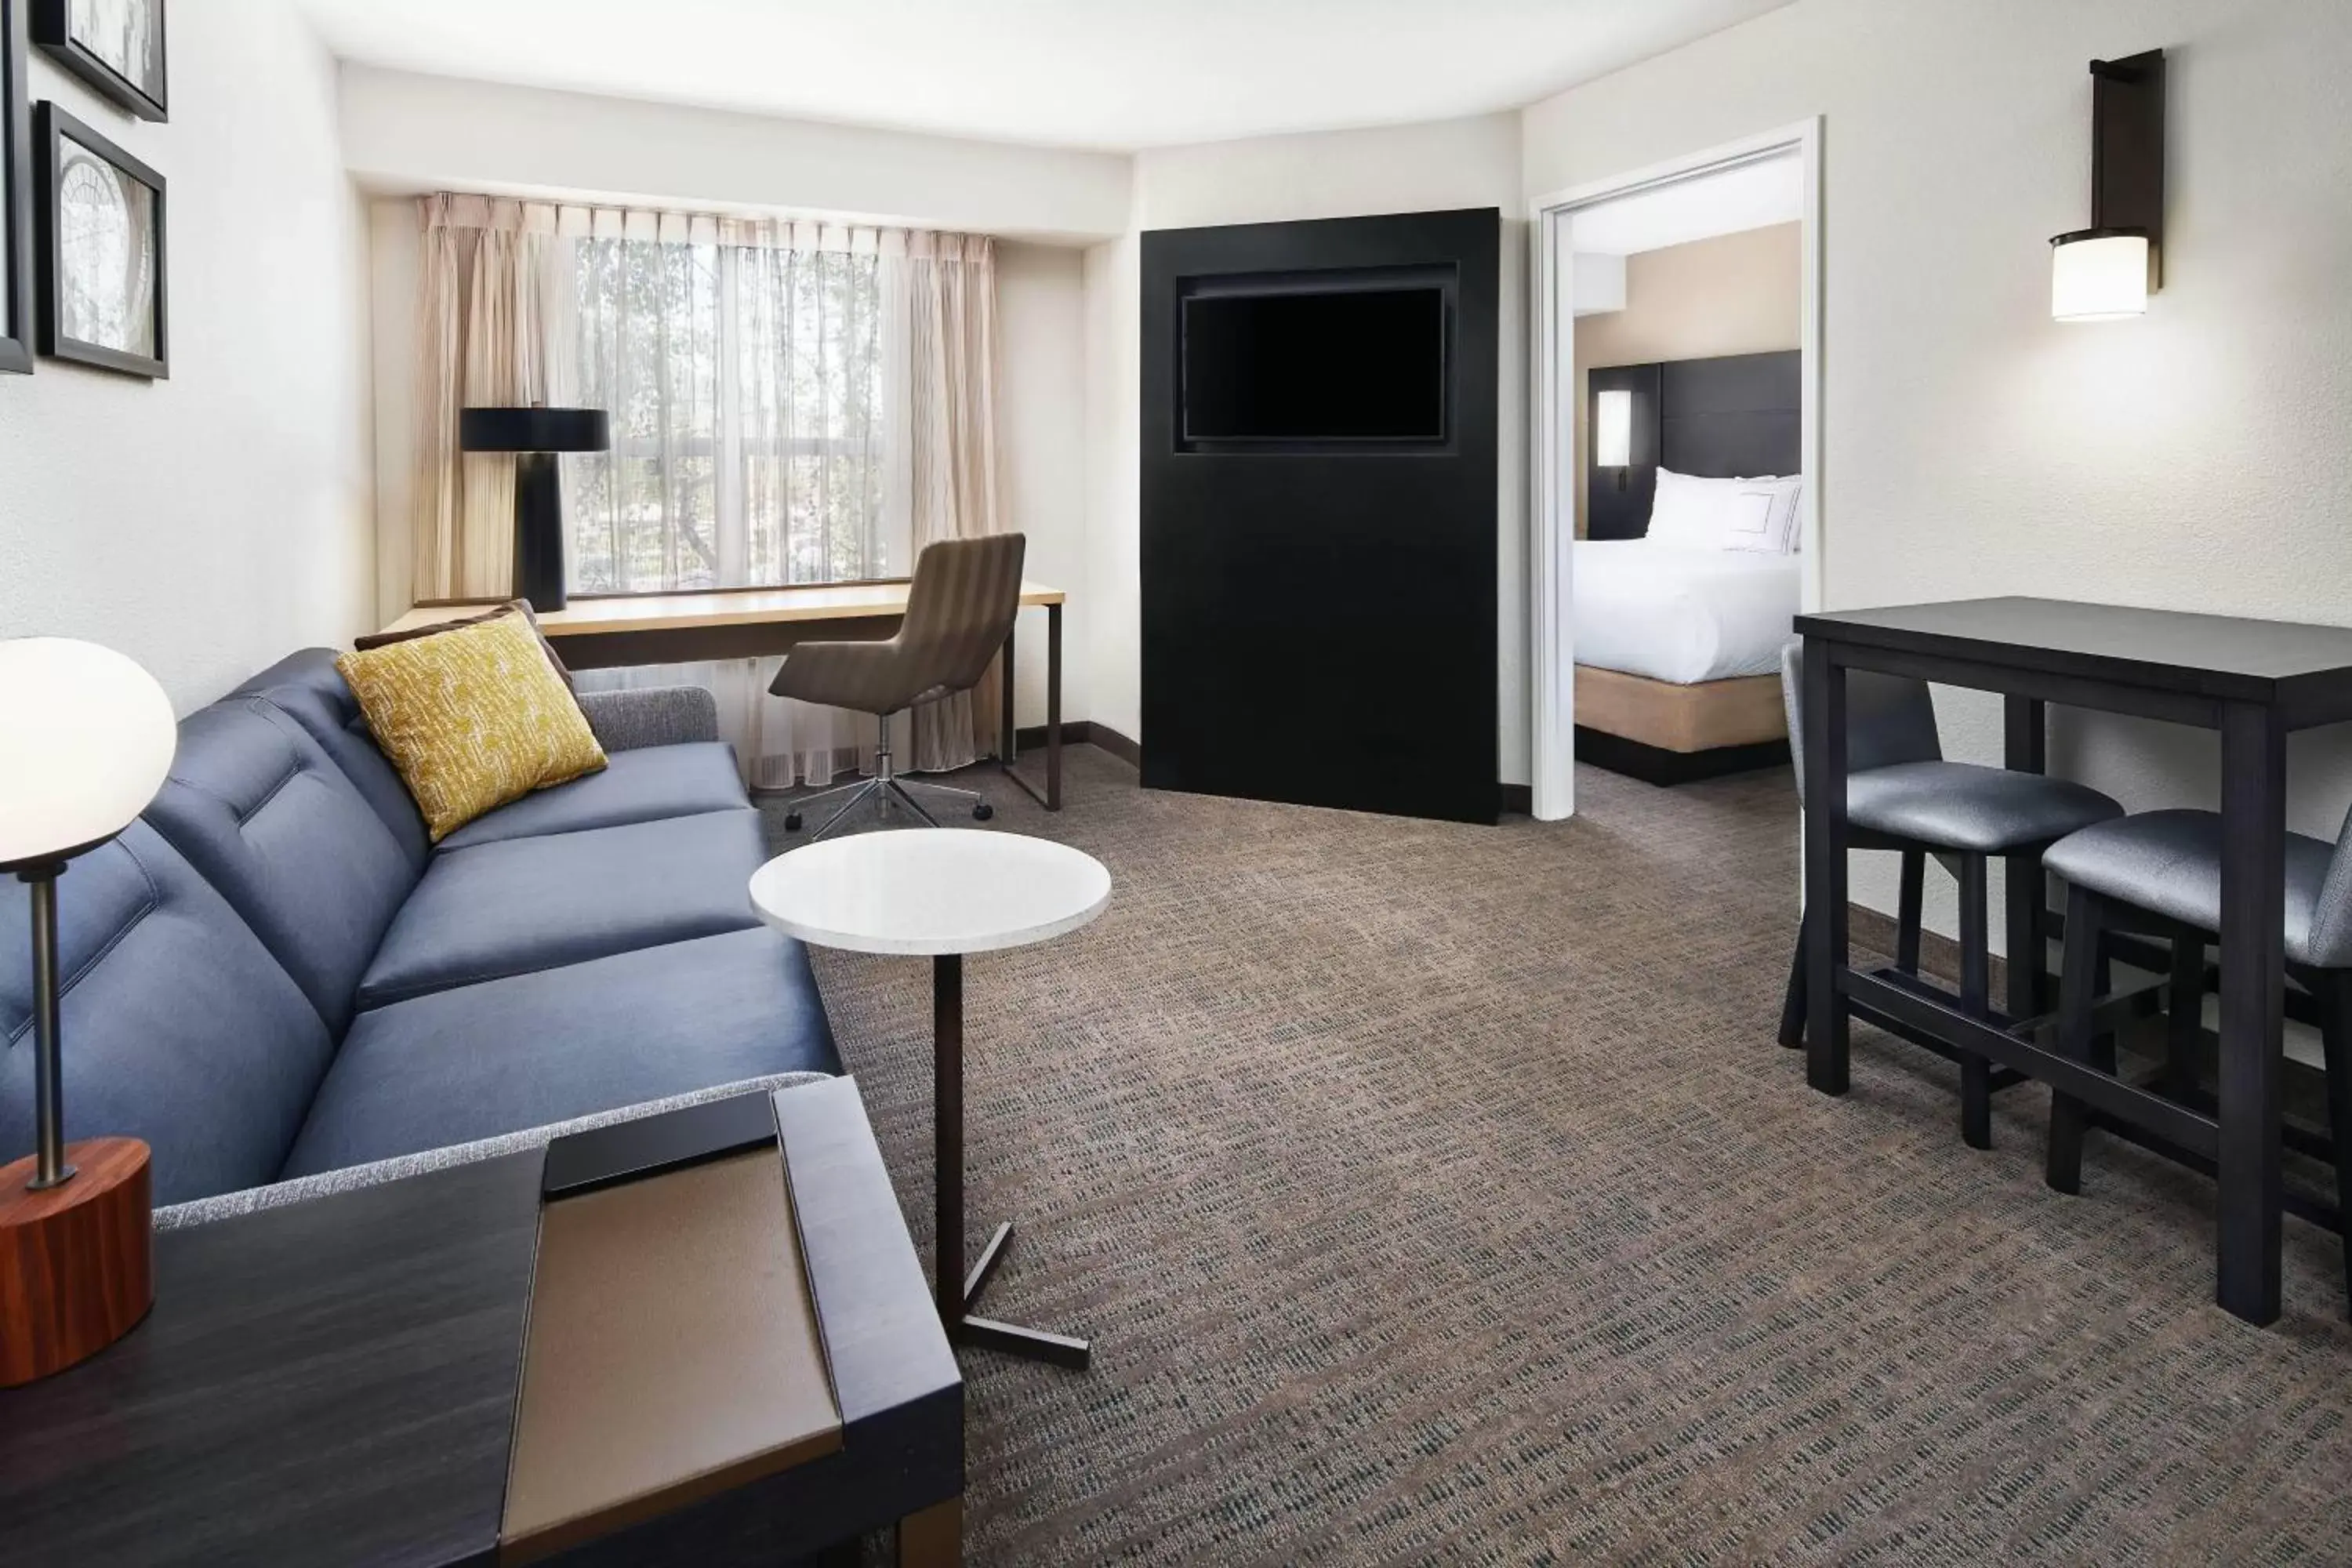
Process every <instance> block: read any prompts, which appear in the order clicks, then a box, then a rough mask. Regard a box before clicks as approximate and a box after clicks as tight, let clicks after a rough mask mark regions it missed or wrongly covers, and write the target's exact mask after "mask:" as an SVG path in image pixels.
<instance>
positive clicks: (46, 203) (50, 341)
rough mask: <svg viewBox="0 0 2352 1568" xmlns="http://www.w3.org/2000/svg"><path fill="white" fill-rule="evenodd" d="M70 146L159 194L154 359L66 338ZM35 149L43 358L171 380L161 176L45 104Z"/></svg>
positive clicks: (166, 223)
mask: <svg viewBox="0 0 2352 1568" xmlns="http://www.w3.org/2000/svg"><path fill="white" fill-rule="evenodd" d="M68 141H71V142H74V143H75V144H76V145H77V146H79V147H82V148H84V149H85V150H87V151H89V152H90V153H94V154H96V155H97V156H98V157H99V158H100V159H102V160H103V161H105V162H106V163H110V164H111V165H113V166H114V168H116V169H117V170H119V171H120V172H121V173H122V174H128V175H130V176H131V179H133V180H135V181H137V182H138V183H139V184H142V185H145V186H146V187H147V188H148V189H149V190H151V191H152V192H154V193H155V289H154V305H153V308H154V314H155V353H154V354H153V355H152V357H151V356H149V355H146V354H139V353H129V352H127V351H125V350H122V349H118V348H111V347H110V346H108V345H106V344H104V343H93V342H84V341H82V340H81V339H79V338H72V337H68V336H67V335H66V332H65V282H66V279H65V255H64V236H63V232H62V231H63V224H62V222H61V215H60V210H59V209H60V205H61V198H62V196H63V195H64V184H65V164H66V161H65V149H64V143H65V142H68ZM33 143H34V147H35V148H36V150H37V153H38V154H39V164H40V167H39V180H40V186H41V193H42V195H41V205H40V211H41V243H40V247H39V251H40V294H41V352H42V353H45V354H47V355H49V356H50V357H51V358H53V359H62V360H71V361H74V362H75V363H80V364H88V365H95V366H97V367H98V368H100V369H101V370H112V371H120V372H121V373H122V374H125V375H139V376H145V377H147V378H148V379H149V380H151V381H163V380H164V379H166V378H168V377H169V376H170V374H171V351H170V340H169V338H168V337H167V336H166V333H165V330H164V329H165V326H166V323H167V321H168V320H169V310H168V308H167V300H166V294H167V289H166V288H165V285H166V283H167V281H168V280H169V279H170V276H171V269H170V268H169V266H168V265H167V262H168V258H169V247H168V239H169V235H170V224H169V221H168V217H167V211H166V207H165V192H164V180H163V175H161V174H157V173H156V172H155V171H154V170H152V169H151V168H149V167H148V166H147V165H146V164H144V163H141V162H140V161H139V160H138V159H136V158H134V157H132V156H131V154H130V153H125V152H124V151H123V150H122V149H121V148H120V147H117V146H116V145H115V144H114V143H113V142H110V141H108V140H107V139H106V138H105V137H103V136H100V134H99V133H98V132H95V131H92V130H91V129H90V128H89V126H87V125H85V124H83V123H82V122H81V121H79V120H77V119H75V118H74V117H73V116H72V115H70V114H68V113H67V112H66V111H65V110H62V109H60V108H58V106H57V105H56V104H54V103H47V102H44V103H43V104H42V105H41V107H40V116H39V123H38V125H37V127H36V129H35V132H34V138H33Z"/></svg>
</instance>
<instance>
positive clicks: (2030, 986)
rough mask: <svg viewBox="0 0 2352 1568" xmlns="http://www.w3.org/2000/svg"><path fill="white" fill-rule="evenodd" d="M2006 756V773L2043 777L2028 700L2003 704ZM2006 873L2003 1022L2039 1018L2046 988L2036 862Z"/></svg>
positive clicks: (2028, 856) (2046, 919)
mask: <svg viewBox="0 0 2352 1568" xmlns="http://www.w3.org/2000/svg"><path fill="white" fill-rule="evenodd" d="M2005 707H2006V709H2007V723H2006V726H2005V727H2006V729H2007V731H2008V738H2007V746H2006V748H2005V750H2006V752H2007V755H2006V756H2005V757H2004V759H2003V761H2004V762H2005V763H2006V764H2007V765H2008V767H2009V769H2010V771H2011V773H2046V772H2048V771H2049V765H2050V761H2049V739H2048V730H2047V725H2046V722H2045V711H2044V710H2043V707H2042V703H2040V702H2039V701H2037V700H2034V699H2032V698H2031V697H2011V698H2009V699H2008V700H2006V703H2005ZM2006 864H2007V867H2008V883H2009V889H2008V898H2007V900H2006V902H2007V910H2008V917H2009V918H2008V921H2007V924H2008V930H2009V940H2008V947H2009V1016H2011V1017H2012V1018H2032V1017H2037V1016H2040V1015H2041V1014H2042V1012H2043V1011H2044V1010H2045V1009H2046V1005H2047V994H2048V992H2049V983H2048V982H2047V981H2046V980H2045V979H2044V978H2043V975H2044V973H2045V972H2046V971H2047V969H2048V967H2049V963H2050V889H2049V879H2048V878H2046V877H2045V876H2043V875H2042V856H2041V853H2040V852H2039V851H2038V850H2032V849H2029V850H2027V851H2025V852H2024V853H2023V854H2021V855H2011V856H2010V857H2009V858H2008V860H2007V862H2006Z"/></svg>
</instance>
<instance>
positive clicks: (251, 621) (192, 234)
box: [0, 0, 374, 711]
mask: <svg viewBox="0 0 2352 1568" xmlns="http://www.w3.org/2000/svg"><path fill="white" fill-rule="evenodd" d="M171 27H172V32H171V107H172V119H171V121H170V122H169V123H168V124H160V125H155V124H147V123H144V122H142V121H132V120H131V119H130V118H129V117H128V116H126V115H124V114H122V113H121V112H120V111H119V110H113V109H111V108H109V107H108V106H106V105H105V104H104V103H103V102H102V101H101V100H99V99H97V98H96V97H95V96H94V95H93V94H91V93H90V92H89V91H88V90H87V89H84V88H83V87H82V86H81V85H80V84H79V82H78V81H76V80H75V79H73V78H71V77H69V76H68V75H66V74H65V73H64V72H62V71H60V70H58V69H57V68H54V67H53V66H51V65H50V64H49V62H48V61H47V58H45V57H43V56H42V55H41V54H40V53H39V51H37V50H36V51H34V55H33V60H32V65H31V70H30V77H31V81H30V87H31V93H32V97H33V98H34V99H35V100H41V99H53V100H57V101H58V102H59V103H61V104H63V105H64V106H65V107H66V108H67V109H68V110H69V111H70V112H71V113H73V114H74V115H75V116H76V117H77V118H79V119H80V120H82V121H86V122H87V123H89V125H90V126H91V127H92V128H93V129H94V130H96V131H97V132H100V134H102V135H104V136H106V137H107V138H109V139H110V140H111V141H114V142H118V143H120V144H121V146H122V147H123V148H124V150H125V151H127V152H129V153H132V154H133V155H134V156H136V157H138V158H140V159H141V160H142V161H143V162H145V163H149V164H150V165H152V167H153V168H155V169H156V170H157V171H158V172H159V173H161V174H163V177H164V179H165V180H166V181H167V182H168V184H169V213H168V225H169V228H168V234H167V250H166V265H167V268H168V274H167V276H168V282H169V288H170V296H169V300H170V312H171V319H170V349H171V362H172V363H171V369H172V375H171V379H170V380H168V381H163V382H158V383H154V384H148V383H145V382H142V381H137V380H133V379H131V378H129V377H124V376H119V375H114V374H109V373H107V372H103V371H97V370H89V369H86V368H84V367H82V366H79V365H73V364H68V363H63V362H61V361H56V360H42V361H40V362H39V363H38V366H37V370H36V373H35V374H32V375H30V376H0V475H5V479H0V635H5V636H11V637H15V636H26V635H33V634H54V635H60V636H69V637H88V638H90V639H92V640H94V641H97V642H101V643H105V644H108V645H109V646H110V647H117V648H120V649H121V650H122V651H123V652H125V653H127V654H130V655H131V657H132V658H136V659H138V660H139V661H140V662H141V663H142V664H144V665H145V666H146V667H147V668H149V669H151V670H152V671H153V672H154V673H155V675H156V677H157V679H160V680H162V681H163V685H164V688H165V689H167V690H168V691H170V693H171V694H172V700H173V703H174V704H175V705H176V706H177V707H178V708H179V709H180V710H182V711H185V710H189V709H191V708H194V707H197V706H200V705H201V704H203V703H205V702H206V701H209V700H212V699H213V698H215V697H217V696H219V695H220V694H221V693H222V692H223V691H225V690H226V689H228V688H229V687H231V686H233V685H235V684H236V682H238V681H239V680H242V679H244V678H245V677H247V675H250V674H251V673H253V672H254V671H255V670H257V669H258V668H261V667H262V666H263V665H265V664H268V663H269V662H271V661H272V660H274V659H277V658H279V657H281V656H282V655H285V654H287V653H290V652H292V651H293V650H294V649H296V648H297V647H304V646H307V645H311V644H317V643H334V642H340V641H341V640H343V639H344V638H347V637H350V636H351V634H352V631H353V630H355V629H357V628H359V627H360V626H363V625H364V624H366V622H367V620H368V616H369V613H370V610H371V608H372V605H373V574H374V560H373V536H372V533H371V530H370V510H371V509H370V505H369V495H368V491H369V463H370V446H369V442H368V439H367V429H366V426H367V420H368V395H369V394H368V384H367V369H366V342H365V337H364V332H365V323H366V317H365V299H366V282H365V269H366V265H367V252H366V248H365V247H364V245H363V244H362V229H361V226H362V213H361V208H360V205H359V203H358V201H357V200H356V199H355V197H354V195H353V194H352V185H351V182H350V180H349V179H348V178H347V177H346V176H345V174H344V173H343V169H342V164H341V159H340V158H339V156H338V154H337V150H336V118H335V68H334V63H333V61H332V60H331V58H329V57H328V56H327V54H326V52H325V50H324V49H323V48H322V47H320V44H319V43H318V42H317V41H316V39H315V38H313V37H312V36H311V34H310V28H309V26H308V24H307V23H305V22H304V21H302V20H301V19H300V18H299V17H298V16H296V15H295V14H294V13H293V11H292V10H291V8H290V6H289V5H287V4H285V3H284V0H204V3H203V4H201V5H178V6H174V7H173V10H172V14H171ZM265 88H266V90H264V89H265Z"/></svg>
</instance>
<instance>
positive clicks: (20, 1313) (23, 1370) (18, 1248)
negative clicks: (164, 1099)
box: [0, 1138, 155, 1388]
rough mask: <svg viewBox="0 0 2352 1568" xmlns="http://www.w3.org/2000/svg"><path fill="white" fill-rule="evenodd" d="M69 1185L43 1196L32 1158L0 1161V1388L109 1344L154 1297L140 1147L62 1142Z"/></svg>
mask: <svg viewBox="0 0 2352 1568" xmlns="http://www.w3.org/2000/svg"><path fill="white" fill-rule="evenodd" d="M66 1161H67V1163H68V1164H71V1165H73V1166H75V1167H76V1168H77V1169H76V1173H75V1175H74V1176H73V1178H72V1179H71V1180H70V1181H68V1182H65V1183H63V1184H60V1185H58V1186H54V1187H51V1188H49V1189H47V1191H45V1192H34V1191H32V1190H31V1189H30V1188H28V1187H27V1186H26V1183H28V1182H30V1181H31V1180H32V1179H33V1168H34V1161H33V1159H32V1157H31V1156H29V1155H28V1156H26V1158H25V1159H22V1160H19V1161H17V1162H16V1163H15V1164H13V1165H0V1388H15V1387H16V1386H17V1385H18V1384H26V1383H31V1382H32V1381H34V1380H35V1379H36V1378H43V1377H47V1376H48V1375H49V1374H50V1373H57V1372H63V1371H64V1370H65V1369H66V1368H68V1367H69V1366H71V1365H73V1364H74V1363H77V1362H80V1361H86V1360H88V1359H89V1357H91V1356H93V1355H96V1354H97V1353H98V1352H100V1351H102V1350H104V1349H105V1348H106V1347H107V1346H109V1345H110V1344H112V1343H113V1342H115V1341H117V1340H119V1339H121V1337H122V1336H123V1335H125V1334H127V1333H129V1332H130V1331H131V1330H132V1329H134V1328H136V1327H138V1325H139V1320H140V1319H142V1318H143V1317H145V1316H146V1315H147V1309H148V1308H149V1307H150V1306H152V1304H153V1303H154V1300H155V1289H154V1278H153V1256H154V1247H153V1235H152V1227H153V1221H154V1209H153V1206H152V1203H151V1202H150V1194H149V1187H148V1174H147V1145H146V1144H144V1143H142V1142H140V1141H139V1140H138V1139H136V1138H91V1139H87V1140H85V1141H83V1142H79V1143H69V1144H68V1145H67V1146H66Z"/></svg>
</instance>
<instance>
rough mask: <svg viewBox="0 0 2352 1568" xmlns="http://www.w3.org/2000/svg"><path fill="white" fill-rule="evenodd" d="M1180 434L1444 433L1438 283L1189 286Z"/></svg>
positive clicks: (1225, 437) (1342, 436)
mask: <svg viewBox="0 0 2352 1568" xmlns="http://www.w3.org/2000/svg"><path fill="white" fill-rule="evenodd" d="M1182 363H1183V387H1182V391H1181V406H1182V411H1183V417H1182V429H1183V438H1184V439H1185V440H1186V441H1442V440H1444V438H1445V293H1444V289H1438V288H1433V287H1423V288H1388V289H1317V290H1286V291H1283V292H1263V293H1233V294H1192V295H1187V296H1185V298H1184V301H1183V354H1182Z"/></svg>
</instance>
